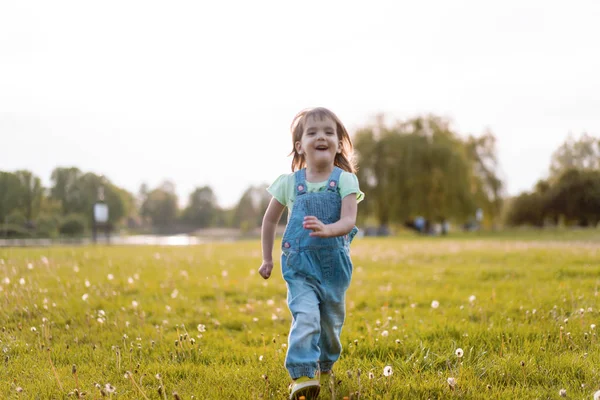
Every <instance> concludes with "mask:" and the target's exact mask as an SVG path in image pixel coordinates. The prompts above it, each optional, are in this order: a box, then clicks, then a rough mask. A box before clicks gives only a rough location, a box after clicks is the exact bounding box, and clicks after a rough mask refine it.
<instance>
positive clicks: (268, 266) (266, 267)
mask: <svg viewBox="0 0 600 400" xmlns="http://www.w3.org/2000/svg"><path fill="white" fill-rule="evenodd" d="M271 271H273V261H263V263H262V265H261V266H260V268H259V269H258V273H259V274H260V276H262V277H263V278H264V279H269V277H270V276H271Z"/></svg>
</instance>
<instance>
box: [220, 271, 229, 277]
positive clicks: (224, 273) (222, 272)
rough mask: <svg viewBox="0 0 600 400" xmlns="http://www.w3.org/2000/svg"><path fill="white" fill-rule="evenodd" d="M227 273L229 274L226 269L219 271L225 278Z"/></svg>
mask: <svg viewBox="0 0 600 400" xmlns="http://www.w3.org/2000/svg"><path fill="white" fill-rule="evenodd" d="M227 275H229V273H228V272H227V271H226V270H223V271H221V276H222V277H223V278H227Z"/></svg>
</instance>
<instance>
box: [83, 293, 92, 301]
mask: <svg viewBox="0 0 600 400" xmlns="http://www.w3.org/2000/svg"><path fill="white" fill-rule="evenodd" d="M89 297H90V295H89V294H87V293H84V294H83V296H81V300H83V301H87V299H88V298H89Z"/></svg>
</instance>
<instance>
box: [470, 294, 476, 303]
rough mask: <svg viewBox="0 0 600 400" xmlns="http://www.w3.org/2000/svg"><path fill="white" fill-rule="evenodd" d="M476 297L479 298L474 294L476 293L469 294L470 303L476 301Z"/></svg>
mask: <svg viewBox="0 0 600 400" xmlns="http://www.w3.org/2000/svg"><path fill="white" fill-rule="evenodd" d="M476 299H477V298H476V297H475V295H474V294H472V295H470V296H469V303H474V302H475V300H476Z"/></svg>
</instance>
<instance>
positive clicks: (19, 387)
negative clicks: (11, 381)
mask: <svg viewBox="0 0 600 400" xmlns="http://www.w3.org/2000/svg"><path fill="white" fill-rule="evenodd" d="M15 390H16V391H17V393H23V388H22V387H21V386H18V387H17V388H16V389H15Z"/></svg>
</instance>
